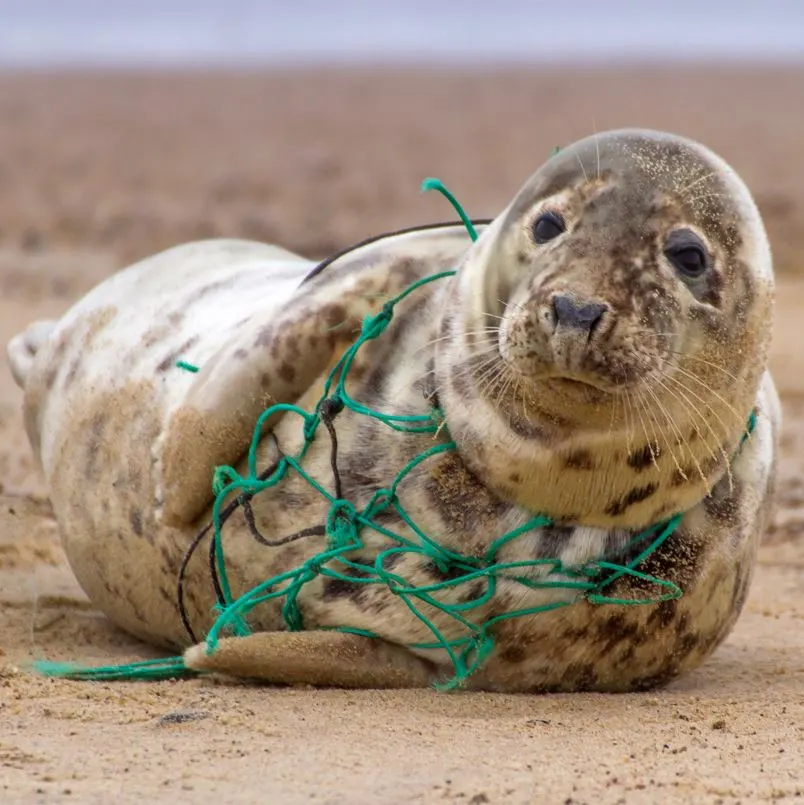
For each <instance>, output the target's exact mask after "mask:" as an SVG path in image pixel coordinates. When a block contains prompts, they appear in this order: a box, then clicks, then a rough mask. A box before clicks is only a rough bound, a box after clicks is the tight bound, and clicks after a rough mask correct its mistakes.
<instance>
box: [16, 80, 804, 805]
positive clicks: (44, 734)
mask: <svg viewBox="0 0 804 805" xmlns="http://www.w3.org/2000/svg"><path fill="white" fill-rule="evenodd" d="M802 98H804V70H802V69H797V70H793V69H788V70H783V69H771V68H756V69H755V68H750V67H740V68H728V69H727V68H725V67H723V68H685V69H683V70H682V69H674V70H669V69H668V70H664V71H662V70H658V69H645V70H631V71H619V72H618V71H614V70H609V71H606V70H591V69H590V70H589V71H588V72H573V71H568V70H564V69H558V68H556V69H555V70H552V71H551V70H540V71H535V72H526V71H522V70H519V71H494V72H492V71H486V72H478V73H468V72H458V71H454V72H449V71H441V72H433V71H426V70H418V71H416V70H408V71H406V72H394V71H391V70H377V71H357V70H355V71H332V70H319V71H312V70H310V71H306V72H305V71H296V72H284V73H283V72H274V73H263V74H259V73H254V74H239V75H238V74H235V73H231V74H225V73H214V74H213V73H209V74H202V73H196V74H190V73H185V74H181V73H151V74H141V75H135V74H124V73H107V74H105V75H100V74H85V75H83V74H80V73H75V74H61V75H46V74H17V75H14V74H2V73H0V188H2V190H1V191H0V342H2V343H3V344H5V343H6V342H7V341H8V339H9V338H10V337H11V336H12V335H13V334H14V333H16V332H17V331H18V330H19V329H21V328H23V327H24V326H25V325H27V324H28V323H29V322H31V321H33V320H35V319H38V318H47V317H52V316H56V315H58V314H60V313H61V312H63V311H64V310H66V309H67V308H68V307H69V306H70V304H71V303H72V302H73V301H74V300H76V299H77V298H78V297H79V296H80V295H81V294H82V293H84V292H85V291H86V290H88V289H89V288H90V287H92V285H94V284H95V283H96V282H98V281H99V280H100V279H102V278H103V277H105V276H107V275H109V274H110V273H112V272H113V271H115V270H117V269H119V268H121V267H123V266H125V265H126V264H128V263H129V262H132V261H134V260H136V259H137V258H140V257H144V256H146V255H148V254H151V253H153V252H155V251H158V250H160V249H162V248H165V247H168V246H171V245H175V244H177V243H180V242H183V241H186V240H190V239H196V238H204V237H212V236H234V237H247V238H255V239H258V240H267V241H273V242H278V243H280V244H281V245H284V246H286V247H288V248H290V249H292V250H295V251H298V252H300V253H302V254H304V255H306V256H309V257H312V258H320V257H323V256H325V255H326V254H328V253H330V252H331V251H333V250H335V249H337V248H340V247H342V246H345V245H347V244H349V243H351V242H354V241H357V240H360V239H362V238H364V237H367V236H369V235H372V234H377V233H380V232H382V231H385V230H390V229H395V228H399V227H403V226H408V225H413V224H417V223H424V222H432V221H438V220H445V219H451V218H452V217H453V216H452V213H451V210H450V209H449V208H447V206H446V204H445V203H444V201H443V200H442V199H440V198H438V197H436V196H435V195H433V194H428V195H422V194H420V192H419V183H420V182H421V180H422V179H423V178H425V177H426V176H438V177H439V178H441V179H442V180H443V181H444V182H445V183H447V185H448V186H449V187H450V188H451V189H452V190H453V192H455V193H456V195H457V196H458V198H459V199H460V200H461V202H462V203H463V204H464V206H465V207H466V209H467V210H468V211H469V213H470V214H471V215H473V216H475V217H485V216H493V215H495V214H496V213H497V212H498V211H499V210H500V209H501V208H502V207H503V205H504V204H505V203H507V201H508V199H509V198H510V197H511V196H512V195H513V194H514V193H515V192H516V190H517V189H518V187H519V186H520V185H521V184H522V182H523V181H524V180H525V179H526V178H527V176H528V175H529V174H530V173H531V172H532V171H533V170H534V169H535V168H536V167H537V166H538V165H539V164H540V162H541V161H542V160H543V159H544V158H545V157H546V156H547V155H548V154H549V153H550V151H551V150H552V148H553V147H554V146H557V145H562V144H565V143H568V142H571V141H573V140H575V139H577V138H579V137H582V136H584V135H587V134H590V133H592V132H593V131H602V130H605V129H609V128H615V127H622V126H644V127H651V128H660V129H667V130H672V131H676V132H678V133H682V134H685V135H688V136H691V137H694V138H696V139H699V140H701V141H703V142H705V143H706V144H707V145H709V146H711V147H712V148H714V149H715V150H716V151H718V152H720V153H721V154H722V155H723V156H724V157H725V158H726V159H727V160H728V161H729V162H730V163H731V164H732V165H733V166H734V167H735V168H736V169H737V170H738V171H739V172H740V173H741V175H742V176H743V177H744V178H745V180H746V181H747V183H748V185H749V186H750V187H751V189H752V190H753V191H754V193H755V195H756V198H757V201H758V203H759V206H760V208H761V210H762V213H763V215H764V217H765V220H766V225H767V228H768V231H769V234H770V237H771V242H772V245H773V248H774V253H775V259H776V269H777V274H778V277H779V293H778V307H777V323H776V329H775V342H774V348H773V352H772V363H773V369H774V372H775V376H776V381H777V383H778V385H779V388H780V391H781V394H782V401H783V406H784V412H785V427H784V434H783V440H782V462H781V477H780V483H779V507H778V512H777V515H776V519H775V523H774V525H773V527H772V529H771V531H770V532H769V534H768V535H767V538H766V540H765V543H764V545H763V547H762V548H761V551H760V557H759V566H758V569H757V573H756V576H755V580H754V583H753V586H752V591H751V595H750V598H749V600H748V603H747V605H746V608H745V610H744V613H743V615H742V617H741V618H740V620H739V622H738V625H737V627H736V629H735V631H734V633H733V634H732V636H731V637H730V638H729V639H728V641H727V642H726V644H725V645H723V646H722V647H721V648H720V649H719V650H718V651H717V652H716V654H715V655H714V657H713V658H712V659H711V660H710V661H709V662H707V663H706V664H705V665H704V666H703V667H701V668H700V669H699V670H697V671H696V672H694V673H692V674H690V675H689V676H686V677H684V678H682V679H680V680H678V681H677V682H674V683H673V684H671V685H670V686H669V687H667V688H666V689H663V690H659V691H654V692H651V693H647V694H640V695H627V696H603V695H560V696H543V697H532V696H501V695H475V694H472V695H469V694H462V693H461V694H451V695H447V694H439V693H436V692H434V691H405V692H393V693H392V692H371V691H369V692H348V691H336V690H325V691H315V690H306V689H271V688H264V687H254V686H247V685H241V686H223V685H220V684H217V683H215V682H213V681H210V680H193V681H181V682H163V683H147V684H146V683H137V684H125V683H119V684H106V683H91V684H90V683H79V682H68V681H59V680H50V679H43V678H39V677H35V676H32V675H30V674H27V673H25V672H24V670H20V669H24V667H25V665H26V664H27V663H30V662H31V661H32V660H35V659H43V658H47V659H52V660H75V661H80V662H82V663H92V664H95V663H103V664H107V663H116V662H124V661H130V660H134V659H142V658H146V657H151V656H156V654H155V652H154V650H153V649H150V648H149V647H147V646H144V645H143V644H141V643H139V642H137V641H136V640H134V639H133V638H130V637H128V636H127V635H126V634H125V633H123V632H121V631H119V630H117V629H116V628H114V627H113V626H112V625H111V624H110V623H109V622H108V621H106V620H105V618H104V617H103V616H102V615H101V614H100V613H98V612H96V611H94V610H93V609H92V607H91V605H90V604H89V601H88V600H87V598H86V596H85V595H84V594H83V592H82V591H81V589H80V588H79V587H78V585H77V583H76V582H75V580H74V579H73V577H72V574H71V572H70V569H69V567H68V565H67V563H66V560H65V558H64V555H63V553H62V551H61V548H60V546H59V542H58V536H57V534H56V530H55V524H54V522H53V520H52V517H51V513H50V507H49V503H48V501H47V497H46V490H45V489H44V487H43V484H42V483H41V480H40V479H39V478H38V476H37V474H36V471H35V468H34V465H33V461H32V457H31V455H30V450H29V447H28V444H27V440H26V438H25V435H24V431H23V426H22V416H21V411H20V406H21V393H20V392H19V390H18V389H17V388H16V386H15V385H14V383H13V380H12V378H11V375H10V373H9V371H8V369H7V367H6V365H5V361H3V367H2V368H0V803H3V805H5V804H6V803H9V805H11V804H12V803H62V802H80V803H108V802H116V803H121V804H122V803H140V802H144V801H148V800H151V801H170V802H174V803H184V802H193V803H205V802H219V803H223V802H225V803H253V802H270V803H277V805H285V804H287V805H295V804H296V803H321V804H322V805H323V804H324V803H326V804H327V805H341V804H343V805H355V804H357V805H360V804H361V803H366V805H369V803H372V804H373V803H452V802H457V803H464V805H481V803H494V804H495V805H496V804H497V803H506V804H507V803H512V805H518V803H531V802H534V803H541V802H545V803H564V804H565V805H581V803H588V805H593V804H594V805H605V804H606V803H612V804H613V803H627V804H628V805H630V803H655V802H662V803H696V804H697V803H711V804H712V805H715V803H721V804H722V805H736V804H737V803H742V804H743V805H747V803H754V802H771V801H773V802H782V803H787V802H790V803H792V802H797V801H801V800H802V799H804V628H802V626H803V625H804V352H802V351H801V349H800V341H801V336H800V332H801V312H800V311H801V310H804V161H802V148H801V142H802V134H801V132H802V131H804V105H803V104H802V103H801V99H802Z"/></svg>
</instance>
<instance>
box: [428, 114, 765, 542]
mask: <svg viewBox="0 0 804 805" xmlns="http://www.w3.org/2000/svg"><path fill="white" fill-rule="evenodd" d="M772 294H773V275H772V268H771V256H770V249H769V246H768V241H767V238H766V235H765V231H764V228H763V225H762V221H761V219H760V216H759V213H758V211H757V209H756V206H755V204H754V202H753V200H752V198H751V195H750V193H749V191H748V190H747V188H746V186H745V185H744V184H743V182H742V180H741V179H740V178H739V177H738V176H737V175H736V174H735V173H734V171H733V170H732V169H731V168H730V167H729V166H728V165H727V164H726V163H725V162H724V161H723V160H722V159H720V158H719V157H717V156H716V155H715V154H713V153H712V152H711V151H709V150H707V149H706V148H704V147H703V146H701V145H699V144H697V143H694V142H691V141H689V140H685V139H682V138H680V137H676V136H671V135H668V134H662V133H658V132H652V131H640V130H622V131H614V132H609V133H605V134H599V135H595V136H594V137H590V138H588V139H585V140H582V141H580V142H578V143H576V144H574V145H572V146H570V147H568V148H566V149H564V150H562V151H560V152H558V153H557V154H555V155H554V156H553V157H552V158H551V159H550V160H549V161H548V162H547V163H546V164H545V165H544V166H543V167H542V168H541V169H540V170H539V171H537V173H536V174H534V175H533V176H532V177H531V179H530V180H529V181H528V182H527V183H526V184H525V186H524V187H523V188H522V190H521V191H520V192H519V194H518V195H517V196H516V198H515V199H514V201H513V202H512V203H511V204H510V205H509V207H508V208H507V209H506V210H505V211H504V212H503V213H502V214H501V215H500V216H499V217H498V218H497V219H496V220H495V221H494V222H493V224H492V225H491V226H490V227H489V228H488V229H487V230H486V231H485V232H484V233H483V235H482V237H481V238H480V239H479V241H478V242H477V243H476V244H475V246H474V247H473V248H472V249H471V250H470V251H469V252H468V254H467V257H466V260H465V262H464V264H463V265H462V266H461V268H460V270H459V273H458V277H457V280H456V282H455V283H454V284H453V287H452V289H451V297H450V303H449V306H448V309H447V310H446V313H445V316H444V320H443V324H442V330H443V333H442V335H444V339H443V341H442V342H441V343H440V345H439V351H438V353H437V355H436V365H437V373H438V376H439V386H440V389H441V392H440V400H441V404H442V406H443V407H444V409H445V412H446V415H447V422H448V424H449V427H450V430H451V432H452V434H453V437H454V438H455V440H456V443H457V444H458V446H459V450H461V452H462V453H463V455H464V458H465V459H466V460H467V462H468V463H469V465H470V466H471V467H472V468H473V469H474V471H475V472H476V473H477V474H478V476H479V477H481V479H483V480H484V481H485V482H486V483H487V484H488V485H489V486H490V487H492V488H494V489H495V490H496V491H497V492H498V493H499V494H500V495H501V496H502V497H504V498H506V499H509V500H512V501H515V502H518V503H520V504H522V505H524V506H526V507H527V508H529V509H531V510H534V511H542V512H545V513H547V514H550V515H552V516H553V517H555V518H556V519H564V520H568V521H569V520H572V521H575V522H580V523H584V524H588V525H599V526H606V527H608V526H614V525H618V526H619V525H624V526H633V527H641V526H644V525H647V524H649V523H652V522H656V521H657V520H660V519H662V518H665V517H667V516H670V515H672V514H673V513H675V512H677V511H682V510H685V509H687V508H689V507H690V506H692V505H694V504H695V503H697V502H699V501H700V500H701V499H702V498H703V497H704V496H705V495H706V494H707V492H708V491H709V490H710V489H711V487H712V485H713V484H714V483H715V482H716V481H717V480H718V479H719V478H720V477H722V476H723V474H724V473H726V472H728V467H729V461H730V458H731V456H732V454H733V452H734V450H735V449H736V447H737V445H738V444H739V442H740V439H741V436H742V434H743V433H744V430H745V427H746V421H747V419H748V417H749V415H750V413H751V410H752V406H753V403H754V398H755V396H756V393H757V388H758V385H759V381H760V378H761V375H762V372H763V370H764V367H765V360H766V352H767V347H768V342H769V338H770V324H771V308H772Z"/></svg>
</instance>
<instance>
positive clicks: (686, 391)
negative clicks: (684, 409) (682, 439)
mask: <svg viewBox="0 0 804 805" xmlns="http://www.w3.org/2000/svg"><path fill="white" fill-rule="evenodd" d="M667 380H670V381H672V382H673V383H675V384H676V386H677V387H678V389H677V394H674V396H675V397H676V399H678V395H679V394H680V395H683V396H684V398H685V399H687V400H688V399H689V398H687V396H686V395H687V394H691V395H692V396H694V397H696V398H697V399H698V400H700V401H701V402H702V403H703V404H704V405H705V406H706V407H707V408H708V409H709V410H710V411H711V412H712V413H713V414H714V415H715V417H716V418H717V420H718V422H719V423H720V425H721V426H722V427H723V431H724V436H725V437H726V438H728V434H729V431H728V428H727V427H726V424H725V423H724V422H723V420H722V418H721V417H720V416H719V415H718V413H717V411H715V410H714V408H712V406H711V405H709V404H708V403H707V402H706V401H705V400H704V399H703V398H702V397H700V396H699V395H697V394H695V392H694V391H692V389H690V388H687V386H685V385H684V384H683V383H681V382H680V381H679V380H678V378H675V377H671V376H668V377H665V378H663V379H661V380H660V381H659V382H660V384H661V385H662V387H663V388H664V389H665V391H667V392H668V393H669V394H673V390H672V389H671V388H670V387H669V386H667V385H665V382H664V381H667ZM690 410H694V411H695V412H696V413H697V414H698V415H699V416H700V417H701V419H702V420H703V421H704V423H705V424H706V426H707V427H708V428H709V432H710V433H711V434H712V435H713V436H714V437H715V439H716V440H717V443H718V452H719V453H720V455H721V457H722V459H723V461H724V463H725V465H726V472H727V473H728V476H729V489H730V490H731V491H733V487H734V479H733V477H732V474H731V461H730V460H729V457H728V455H727V453H726V450H725V448H724V447H723V440H722V439H721V438H720V437H719V436H718V434H717V433H716V432H715V429H714V428H713V427H712V423H711V422H710V421H709V418H708V417H706V416H705V415H704V413H703V412H701V411H698V409H697V408H695V407H694V406H693V405H690ZM696 430H697V428H696ZM699 436H701V434H700V432H699ZM701 439H702V441H703V443H704V444H705V445H706V446H707V448H708V449H709V451H710V454H711V456H712V459H713V460H714V461H715V462H716V463H719V459H718V458H717V456H716V455H715V454H714V453H713V452H712V449H711V447H710V446H709V442H708V441H706V440H705V439H703V436H701Z"/></svg>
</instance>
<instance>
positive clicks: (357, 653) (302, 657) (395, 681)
mask: <svg viewBox="0 0 804 805" xmlns="http://www.w3.org/2000/svg"><path fill="white" fill-rule="evenodd" d="M184 662H185V665H186V666H187V667H188V668H192V669H194V670H196V671H213V672H216V673H221V674H227V675H229V676H235V677H241V678H248V679H259V680H262V681H264V682H270V683H273V684H281V685H316V686H319V687H339V688H422V687H426V686H427V685H429V684H430V682H431V681H432V680H433V679H434V678H435V669H434V667H433V666H431V665H430V664H429V663H427V662H426V661H425V660H423V659H421V658H419V657H416V656H414V655H413V654H411V653H410V652H408V651H407V650H406V649H404V648H403V647H401V646H395V645H392V644H391V643H387V642H386V641H385V640H382V639H380V638H371V637H363V636H362V635H355V634H346V633H343V632H323V631H322V632H259V633H257V634H253V635H249V636H247V637H227V638H224V639H222V640H221V641H220V642H219V643H218V644H217V645H216V646H215V650H214V652H212V653H211V654H207V645H206V643H200V644H199V645H197V646H193V647H192V648H190V649H188V650H187V652H186V653H185V655H184Z"/></svg>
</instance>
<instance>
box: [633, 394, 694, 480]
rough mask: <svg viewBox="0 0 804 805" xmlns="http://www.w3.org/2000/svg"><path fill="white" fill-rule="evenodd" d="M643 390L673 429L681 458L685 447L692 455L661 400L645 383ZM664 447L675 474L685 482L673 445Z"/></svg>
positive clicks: (684, 473)
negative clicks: (648, 394) (677, 440)
mask: <svg viewBox="0 0 804 805" xmlns="http://www.w3.org/2000/svg"><path fill="white" fill-rule="evenodd" d="M645 390H646V391H648V392H649V393H650V394H651V396H652V397H653V401H654V403H655V404H656V406H657V407H658V409H659V412H660V413H661V414H662V416H663V417H664V421H665V422H667V423H668V424H669V425H670V427H671V428H673V429H674V431H675V433H676V434H677V436H676V438H678V439H679V443H678V444H679V447H680V448H681V453H682V457H683V454H684V448H685V447H686V448H687V450H688V451H689V452H690V453H692V450H691V449H690V447H689V444H688V443H687V442H686V441H685V440H684V439H683V437H682V436H681V434H680V432H679V429H678V425H677V424H676V421H675V420H674V419H673V417H672V416H670V412H669V411H668V410H667V408H666V407H665V406H664V405H662V402H661V400H660V399H659V398H658V397H657V395H656V393H655V392H654V391H653V389H652V388H651V387H650V385H649V384H647V383H646V384H645ZM661 429H662V428H661V426H659V430H661ZM665 447H667V452H668V453H669V455H670V459H671V460H672V462H673V464H674V466H675V468H676V472H678V473H679V475H680V476H681V477H682V478H683V479H684V480H685V481H686V480H687V473H686V472H684V470H683V468H682V467H681V464H680V463H679V460H678V457H677V456H676V452H675V450H674V449H673V445H672V444H671V443H670V441H669V440H668V441H666V442H665ZM693 459H694V456H693Z"/></svg>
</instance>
